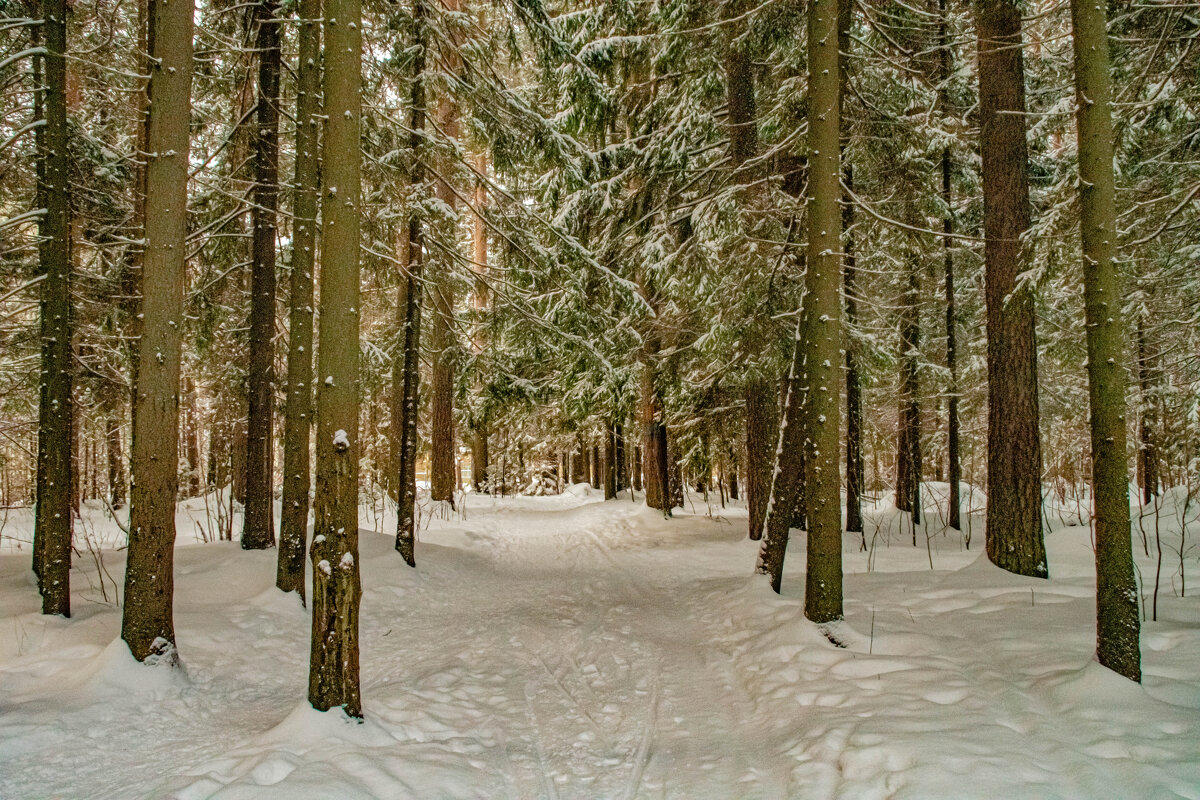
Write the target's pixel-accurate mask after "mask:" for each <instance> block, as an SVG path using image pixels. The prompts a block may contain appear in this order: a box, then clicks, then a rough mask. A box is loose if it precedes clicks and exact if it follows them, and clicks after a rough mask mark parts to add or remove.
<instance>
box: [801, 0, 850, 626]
mask: <svg viewBox="0 0 1200 800" xmlns="http://www.w3.org/2000/svg"><path fill="white" fill-rule="evenodd" d="M837 31H838V1H837V0H812V2H811V4H810V5H809V11H808V41H809V56H808V61H809V63H808V70H809V148H810V154H809V178H808V191H809V200H808V256H807V258H808V270H807V273H806V278H805V286H806V289H807V300H806V302H805V308H804V313H805V317H806V321H805V322H804V323H803V325H804V329H805V333H806V339H807V344H808V348H807V351H808V352H807V353H806V354H805V355H806V358H805V364H806V369H805V378H806V380H805V385H806V387H807V389H808V392H807V397H806V406H807V408H806V414H805V421H806V425H805V427H806V429H807V434H808V435H807V439H808V442H809V444H808V446H807V447H806V449H805V454H806V457H807V464H806V469H805V481H804V483H805V487H806V493H807V494H806V497H807V502H806V506H807V509H808V513H807V515H806V517H807V521H808V565H807V575H806V583H805V592H804V615H805V616H806V617H808V618H809V619H810V620H812V621H813V622H817V623H821V622H829V621H832V620H835V619H840V618H841V616H842V511H841V483H842V482H841V475H840V471H839V466H840V464H839V462H840V460H841V459H840V458H839V457H838V455H839V449H840V447H839V446H840V444H841V430H840V429H841V424H840V423H841V408H840V405H841V391H840V389H841V377H842V365H841V361H842V359H841V352H840V351H841V347H842V324H841V311H842V303H841V296H840V289H841V272H842V270H841V257H840V251H841V228H842V217H841V209H840V208H839V207H838V201H839V199H840V198H841V194H842V190H841V181H840V178H841V168H840V161H841V158H840V153H839V145H840V138H841V114H840V111H839V108H840V100H839V96H840V94H841V92H840V86H839V84H840V82H841V81H840V72H839V61H840V58H839V56H838V36H837Z"/></svg>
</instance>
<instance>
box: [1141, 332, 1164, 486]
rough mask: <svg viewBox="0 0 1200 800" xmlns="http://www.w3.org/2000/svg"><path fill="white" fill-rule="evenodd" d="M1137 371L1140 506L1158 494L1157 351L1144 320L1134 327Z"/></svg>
mask: <svg viewBox="0 0 1200 800" xmlns="http://www.w3.org/2000/svg"><path fill="white" fill-rule="evenodd" d="M1137 370H1138V390H1139V395H1140V406H1141V411H1140V413H1139V415H1138V440H1139V446H1138V460H1137V477H1138V484H1139V485H1140V486H1141V487H1142V502H1143V503H1145V504H1146V505H1149V504H1150V503H1152V502H1154V498H1155V496H1157V495H1158V492H1159V467H1158V431H1157V428H1158V392H1157V387H1158V380H1159V354H1158V348H1157V346H1155V345H1154V344H1153V343H1152V342H1151V341H1150V339H1149V335H1148V334H1147V332H1146V324H1145V320H1144V319H1143V318H1140V317H1139V319H1138V323H1137Z"/></svg>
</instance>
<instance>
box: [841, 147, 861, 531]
mask: <svg viewBox="0 0 1200 800" xmlns="http://www.w3.org/2000/svg"><path fill="white" fill-rule="evenodd" d="M844 174H845V181H846V186H847V187H852V186H853V185H854V172H853V170H852V169H851V167H850V166H849V165H847V166H846V167H845V170H844ZM853 225H854V204H853V203H852V202H851V201H850V199H849V197H847V198H845V205H843V206H842V227H843V228H844V229H845V230H846V231H850V229H851V227H852V226H853ZM857 283H858V267H857V261H856V260H855V256H854V242H853V238H852V236H851V234H849V233H847V236H846V258H845V261H844V262H843V265H842V292H843V293H844V294H845V296H846V327H847V329H849V330H850V331H852V330H853V329H854V327H855V326H856V325H857V324H858V286H857ZM862 493H863V451H862V378H861V376H860V375H859V372H858V346H857V344H856V343H855V342H854V340H853V336H852V335H851V336H848V337H847V340H846V530H848V531H855V532H858V533H862V530H863V519H862Z"/></svg>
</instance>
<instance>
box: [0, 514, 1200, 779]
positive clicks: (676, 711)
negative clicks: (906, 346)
mask: <svg viewBox="0 0 1200 800" xmlns="http://www.w3.org/2000/svg"><path fill="white" fill-rule="evenodd" d="M575 493H576V494H584V495H585V496H583V497H577V496H563V497H548V498H518V499H507V500H493V499H491V498H479V497H469V498H468V510H467V512H466V513H465V515H463V516H462V517H459V518H452V519H450V520H441V521H438V522H435V523H434V525H433V527H432V529H431V530H429V531H426V532H424V533H423V535H422V537H421V542H420V543H419V546H418V550H417V558H418V565H419V566H418V568H417V569H416V570H410V569H409V568H407V567H406V566H404V564H403V563H402V561H401V560H400V559H399V557H398V556H397V555H396V554H395V552H394V551H393V550H392V537H391V536H390V535H389V534H387V533H383V534H376V533H374V532H371V531H368V530H364V531H362V533H361V541H360V564H361V565H362V570H363V587H364V591H363V602H362V616H361V641H360V646H361V652H362V683H363V704H364V710H365V713H366V722H365V723H363V724H356V723H354V722H352V721H349V720H346V719H345V718H344V716H342V715H340V714H338V713H337V712H334V713H330V714H319V713H317V712H315V711H312V710H311V709H310V708H309V707H308V706H307V703H306V702H305V701H304V695H305V692H306V688H307V659H308V646H309V643H308V634H309V624H310V623H309V617H308V614H307V612H306V611H305V610H304V609H302V608H301V607H300V606H299V604H298V602H297V601H296V600H295V598H293V597H285V596H283V595H281V594H280V593H279V592H277V591H276V590H275V589H274V588H273V586H272V583H273V579H274V558H275V554H274V552H273V551H268V552H265V553H264V552H259V553H254V552H250V553H246V552H242V551H241V550H240V548H239V547H238V545H237V544H236V543H217V544H204V545H195V546H181V547H179V548H178V549H177V553H176V601H175V609H176V631H177V638H178V641H179V647H180V654H181V656H182V658H183V662H184V665H185V672H184V674H180V673H179V672H177V671H174V672H173V671H170V670H167V669H164V668H157V669H151V668H145V667H142V666H139V665H136V664H135V663H134V662H132V659H131V658H130V657H129V655H128V652H127V650H125V649H124V645H123V644H122V643H121V642H120V641H119V640H115V641H114V638H115V637H116V635H117V633H118V631H119V626H120V619H119V611H118V609H116V608H115V607H113V606H111V605H107V604H104V603H103V602H98V599H99V592H98V591H97V590H96V589H95V588H94V587H95V585H96V584H97V582H98V578H97V577H96V575H95V572H96V570H95V568H94V565H93V564H91V562H90V561H88V560H87V559H86V558H79V559H78V560H77V569H76V571H75V572H76V574H77V577H75V581H76V584H77V591H76V596H75V602H74V608H75V611H76V613H75V617H74V618H73V619H71V620H61V619H53V618H51V619H48V618H44V617H42V616H41V615H40V614H39V613H37V611H38V606H37V597H36V591H35V589H34V586H33V582H32V578H31V576H30V574H29V572H28V558H27V551H24V552H22V553H18V554H12V553H11V548H8V549H7V550H6V552H9V553H10V554H8V555H4V556H0V608H2V609H3V611H2V612H0V613H2V614H3V615H4V616H3V617H0V624H2V625H3V628H0V687H2V690H0V798H4V800H9V798H41V797H46V798H51V797H87V798H97V800H99V799H100V798H134V797H147V798H159V797H170V798H179V799H180V800H200V799H201V798H289V800H290V799H292V798H328V797H338V798H409V797H411V798H448V799H449V798H522V799H523V798H545V799H546V800H566V799H567V798H614V800H615V799H617V798H629V799H632V798H835V797H837V798H840V797H853V798H891V797H897V798H900V797H907V798H929V797H947V798H950V797H953V798H963V797H980V798H984V797H988V798H990V797H999V796H1002V797H1005V798H1022V797H1028V798H1059V797H1061V798H1088V797H1131V798H1132V797H1136V798H1153V797H1186V798H1200V756H1198V755H1197V753H1198V752H1200V747H1198V746H1197V745H1200V666H1198V665H1200V602H1197V600H1195V599H1192V598H1190V597H1189V598H1178V597H1174V596H1171V595H1165V596H1163V595H1160V599H1159V603H1160V606H1159V608H1160V619H1162V621H1161V622H1158V623H1147V624H1146V626H1145V627H1144V628H1143V635H1142V645H1143V663H1144V668H1145V672H1146V681H1145V685H1144V686H1143V687H1138V686H1135V685H1133V684H1130V683H1128V682H1127V681H1124V680H1123V679H1120V678H1118V677H1116V676H1113V675H1112V674H1111V673H1108V672H1107V671H1106V670H1104V669H1102V668H1100V667H1099V666H1098V665H1096V664H1094V663H1093V662H1092V661H1091V648H1092V625H1093V624H1094V617H1093V616H1092V615H1094V610H1093V602H1094V600H1093V593H1092V592H1093V589H1092V585H1093V584H1092V581H1093V580H1094V578H1093V577H1092V572H1091V571H1092V568H1093V567H1092V564H1091V558H1092V554H1091V550H1090V545H1089V543H1088V538H1087V529H1086V528H1073V529H1072V528H1067V529H1062V530H1058V531H1056V532H1055V533H1053V534H1052V535H1051V536H1050V537H1049V538H1048V540H1047V546H1048V549H1049V553H1050V560H1051V569H1052V574H1053V576H1054V577H1053V579H1052V580H1051V581H1036V580H1032V579H1025V578H1019V577H1017V576H1013V575H1009V574H1007V573H1003V572H1001V571H999V570H997V569H995V568H993V567H991V566H990V565H989V564H988V563H987V562H986V560H985V559H984V560H980V559H979V557H978V556H979V554H978V553H976V552H964V551H963V550H962V547H961V544H960V543H957V542H951V540H950V539H949V538H948V537H945V536H942V537H941V538H937V537H935V538H934V539H931V540H930V552H927V550H926V548H925V546H924V542H922V546H921V547H919V548H916V549H914V548H912V547H911V544H910V543H905V541H904V540H905V538H906V537H907V536H908V535H909V533H908V531H907V530H906V529H901V528H900V527H899V526H897V527H896V529H895V530H894V531H893V530H892V529H891V528H890V527H889V528H888V530H887V531H886V532H884V529H883V527H882V523H880V522H879V520H884V521H887V522H888V524H889V526H890V525H891V521H890V518H888V517H887V513H886V512H882V513H880V514H878V515H877V519H876V521H877V524H876V526H875V528H874V529H873V531H872V537H871V539H872V541H871V544H872V548H873V549H872V550H871V551H869V552H865V553H860V552H858V543H859V538H858V535H857V534H855V535H850V534H848V535H847V538H846V547H845V551H846V552H845V564H846V572H847V578H846V588H845V595H846V620H845V621H844V622H841V623H838V624H836V625H835V626H833V628H832V629H831V631H830V633H831V634H832V635H833V637H834V638H836V639H837V640H838V641H839V642H841V643H843V644H844V645H845V647H835V646H833V645H832V644H831V643H830V641H829V639H827V638H826V636H825V635H824V634H823V633H822V632H821V631H820V630H818V629H817V628H816V627H815V626H813V625H812V624H810V623H808V622H807V621H805V620H804V618H803V614H802V592H803V575H804V550H803V537H802V536H801V535H798V534H794V536H793V538H794V540H795V541H794V542H793V547H792V549H791V552H790V554H789V563H788V570H787V574H786V575H785V581H784V589H785V592H784V596H783V597H777V596H775V595H773V594H771V593H770V591H769V589H768V588H767V587H766V585H765V583H764V582H763V581H761V580H759V579H757V578H753V577H750V576H749V575H748V573H749V571H750V567H751V565H752V564H753V560H754V552H755V549H756V547H757V543H753V542H748V541H746V539H745V533H744V531H745V516H744V511H743V510H741V509H734V508H731V509H729V510H728V511H727V512H725V513H726V514H727V516H726V517H721V516H719V515H718V516H717V517H716V518H715V519H710V518H706V517H705V516H704V515H703V513H702V512H703V511H704V510H705V509H704V507H703V506H701V507H699V508H695V509H693V508H690V507H689V511H688V512H687V513H683V514H679V515H678V516H677V518H675V519H672V520H664V519H663V518H662V516H661V515H660V514H658V513H656V512H653V511H650V510H647V509H645V508H644V507H643V506H642V505H640V504H634V503H631V502H629V500H628V498H626V499H625V500H624V501H613V502H608V503H600V502H595V498H594V496H593V497H588V496H586V493H584V492H582V491H580V490H575ZM365 521H366V520H365V519H364V522H365ZM187 524H191V522H188V523H187ZM392 524H394V518H393V520H392V521H391V522H389V521H388V520H386V519H385V520H384V521H383V522H382V524H381V527H380V530H382V531H385V532H386V531H389V530H391V525H392ZM180 530H181V532H182V531H184V530H185V527H184V523H183V522H182V518H181V525H180ZM8 533H11V530H10V531H8V532H6V535H7V534H8ZM181 539H182V534H181ZM981 539H982V536H981V535H980V536H978V537H977V541H978V540H981ZM908 541H909V542H910V541H911V540H908ZM980 543H981V542H980ZM181 544H182V541H181ZM1139 555H1140V554H1139ZM929 558H933V559H934V564H935V567H936V568H937V569H935V570H934V571H930V570H929V568H928V559H929ZM868 560H870V562H871V564H872V566H873V567H874V571H870V572H868V571H867V565H868ZM1194 561H1195V559H1194V558H1193V559H1192V560H1191V562H1189V568H1193V567H1194ZM105 566H106V568H107V569H108V571H109V572H110V573H111V574H112V575H114V576H117V578H118V581H119V580H120V576H121V575H122V574H123V570H124V565H123V552H121V551H108V552H106V553H105ZM884 569H886V570H888V571H886V572H884V571H880V570H884ZM89 570H90V572H89ZM1143 571H1145V565H1144V564H1143ZM1189 577H1190V576H1189ZM110 592H111V588H110Z"/></svg>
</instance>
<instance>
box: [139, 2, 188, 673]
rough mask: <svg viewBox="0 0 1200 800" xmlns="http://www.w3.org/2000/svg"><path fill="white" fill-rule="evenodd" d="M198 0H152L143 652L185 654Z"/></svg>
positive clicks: (159, 656) (142, 656)
mask: <svg viewBox="0 0 1200 800" xmlns="http://www.w3.org/2000/svg"><path fill="white" fill-rule="evenodd" d="M193 11H194V9H193V5H192V3H190V2H176V3H166V2H161V1H160V0H152V1H151V4H150V9H149V17H148V24H149V37H148V38H149V42H150V63H151V65H152V66H151V69H150V87H149V107H150V112H149V114H150V117H149V123H148V125H149V128H148V132H147V146H146V149H147V155H146V159H147V163H146V207H147V208H152V209H154V213H153V214H148V215H147V216H146V235H145V261H144V264H143V268H142V285H143V297H142V324H143V329H142V336H141V340H140V342H139V347H138V352H139V358H138V361H139V368H138V379H137V398H136V402H135V404H134V411H133V459H132V469H133V489H132V491H131V492H130V512H129V531H130V534H129V551H128V560H127V565H126V569H125V606H124V609H123V614H122V623H121V638H122V639H124V640H125V642H126V643H127V644H128V645H129V649H130V652H132V653H133V656H134V658H136V659H137V660H138V661H143V662H145V661H148V660H150V661H154V662H165V663H173V662H175V661H176V659H177V656H176V651H175V626H174V620H173V600H174V556H175V498H176V495H177V494H178V491H179V471H178V467H179V368H180V353H181V340H180V334H181V329H182V324H183V284H184V257H185V250H184V242H185V236H186V232H187V179H188V149H189V138H188V122H189V117H190V109H191V84H192V14H193Z"/></svg>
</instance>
